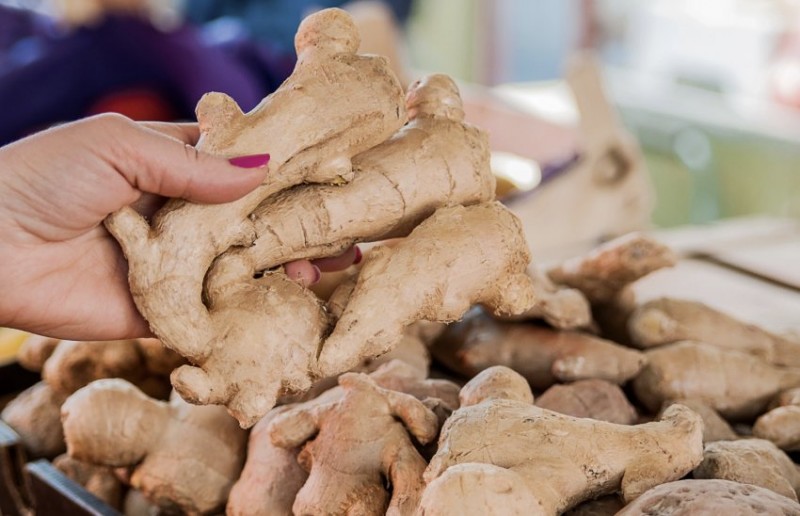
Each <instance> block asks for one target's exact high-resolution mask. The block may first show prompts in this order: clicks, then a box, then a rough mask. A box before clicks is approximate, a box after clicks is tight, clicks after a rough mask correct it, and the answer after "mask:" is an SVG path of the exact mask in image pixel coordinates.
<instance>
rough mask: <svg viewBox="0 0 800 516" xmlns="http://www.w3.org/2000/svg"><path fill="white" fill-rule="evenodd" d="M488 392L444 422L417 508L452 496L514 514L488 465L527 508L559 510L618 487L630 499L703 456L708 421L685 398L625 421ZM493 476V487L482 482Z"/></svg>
mask: <svg viewBox="0 0 800 516" xmlns="http://www.w3.org/2000/svg"><path fill="white" fill-rule="evenodd" d="M494 371H500V372H501V374H503V375H506V376H507V375H510V374H512V373H510V372H508V371H509V370H507V368H503V367H495V368H492V369H491V370H487V371H484V373H482V375H481V377H480V378H478V379H477V381H478V382H481V381H485V380H486V378H490V377H491V375H492V374H493V373H494ZM472 381H475V380H472ZM472 381H471V382H470V383H472ZM470 383H468V384H467V386H465V388H467V387H468V386H470ZM505 383H507V382H503V384H505ZM518 385H520V386H521V385H523V382H522V381H519V382H518ZM486 394H487V395H488V399H485V400H481V399H479V398H477V399H475V398H473V401H477V402H478V403H477V404H475V405H469V406H463V405H462V407H461V408H459V409H458V410H457V411H455V412H454V413H453V415H452V416H451V417H450V419H448V420H447V422H446V423H445V425H444V428H443V429H442V433H441V436H440V438H439V451H438V452H437V453H436V455H435V456H434V457H433V459H432V460H431V462H430V465H429V466H428V468H427V469H426V470H425V481H426V482H427V484H428V487H427V488H426V491H425V493H424V495H423V501H422V504H421V510H420V514H441V512H438V511H437V510H436V509H437V508H442V507H443V505H444V504H445V503H447V504H448V505H449V506H450V509H449V510H450V511H451V513H452V514H455V513H458V514H475V512H473V511H472V509H471V508H472V507H487V506H488V508H490V509H492V510H489V511H487V512H485V513H484V514H498V515H499V514H508V513H507V512H505V508H504V507H503V508H501V507H497V506H494V507H492V506H491V505H490V504H489V503H488V502H487V500H491V498H490V497H491V496H493V494H492V488H491V486H492V485H496V483H497V482H496V481H495V480H492V479H491V478H489V479H487V480H486V481H485V482H484V481H483V477H484V476H487V473H491V474H492V476H493V477H495V478H498V477H499V478H501V479H502V480H503V482H505V483H506V484H507V488H506V492H508V491H512V492H515V493H517V495H518V496H517V495H511V499H512V500H511V501H512V502H514V503H512V504H511V506H512V507H524V506H525V504H527V511H528V512H527V514H537V515H538V514H542V515H545V514H547V515H550V514H560V513H562V512H564V511H566V510H568V509H570V508H572V507H574V506H576V505H578V504H579V503H581V502H583V501H586V500H590V499H593V498H596V497H598V496H601V495H604V494H611V493H614V492H616V491H617V490H621V492H622V496H623V498H624V499H625V500H626V501H627V502H630V501H631V500H634V499H635V498H637V497H638V496H640V495H641V494H642V493H644V492H645V491H647V490H648V489H650V488H652V487H655V486H657V485H659V484H662V483H664V482H669V481H672V480H676V479H679V478H681V477H682V476H684V475H685V474H686V473H688V472H689V471H691V470H692V469H694V467H695V466H697V464H699V463H700V461H701V460H702V453H703V445H702V421H701V420H700V418H699V417H698V416H697V415H696V414H694V413H693V412H692V411H691V410H689V409H687V408H685V407H681V406H679V405H676V406H673V407H671V408H670V409H669V410H668V411H667V412H666V413H665V414H664V417H663V418H662V419H661V420H660V421H657V422H653V423H647V424H643V425H636V426H627V425H616V424H613V423H606V422H603V421H594V420H590V419H578V418H573V417H570V416H565V415H561V414H556V413H554V412H551V411H549V410H545V409H541V408H539V407H535V406H532V405H530V404H528V403H525V402H520V401H516V400H511V399H501V398H499V397H494V396H491V392H487V393H486ZM527 394H528V395H530V394H529V393H527ZM515 398H519V396H515ZM486 484H488V485H489V489H487V490H484V489H485V486H486ZM464 486H466V488H465V487H464ZM448 495H449V497H448V498H446V499H443V498H442V497H443V496H448ZM482 499H483V500H484V503H483V504H481V503H480V502H481V500H482ZM515 499H516V500H524V503H522V504H519V503H518V502H515ZM445 500H446V501H445ZM462 509H463V512H462ZM520 514H522V513H521V512H520Z"/></svg>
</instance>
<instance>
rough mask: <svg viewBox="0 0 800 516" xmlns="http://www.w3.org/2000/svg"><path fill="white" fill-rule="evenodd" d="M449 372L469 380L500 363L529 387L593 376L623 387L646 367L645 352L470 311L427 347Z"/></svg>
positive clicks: (580, 335)
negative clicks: (524, 380)
mask: <svg viewBox="0 0 800 516" xmlns="http://www.w3.org/2000/svg"><path fill="white" fill-rule="evenodd" d="M431 354H432V355H433V356H434V357H435V358H436V359H437V360H439V361H440V362H441V363H443V364H444V365H445V366H447V367H448V368H449V369H451V370H453V371H455V372H457V373H459V374H462V375H464V376H467V377H471V376H473V375H475V374H476V373H478V372H479V371H482V370H484V369H486V368H488V367H491V366H495V365H503V366H507V367H510V368H512V369H514V370H515V371H517V372H519V373H520V374H522V376H524V377H525V378H526V379H527V380H528V382H530V384H531V386H532V387H533V388H534V389H537V390H542V389H546V388H548V387H550V386H551V385H553V384H554V383H556V382H557V381H561V382H571V381H576V380H585V379H590V378H596V379H601V380H606V381H609V382H613V383H617V384H623V383H625V382H626V381H628V380H630V379H631V378H633V377H634V376H636V375H637V374H638V373H639V371H641V369H642V367H643V366H644V364H645V358H644V354H643V353H640V352H638V351H636V350H632V349H629V348H625V347H623V346H619V345H617V344H614V343H613V342H611V341H607V340H604V339H600V338H598V337H594V336H591V335H586V334H582V333H576V332H566V331H557V330H553V329H550V328H545V327H541V326H535V325H531V324H524V323H510V322H501V321H496V320H494V319H493V318H491V317H489V316H488V315H486V314H485V313H482V312H481V311H479V310H475V311H473V312H471V313H470V314H468V315H467V316H466V317H465V318H464V320H462V321H460V322H457V323H455V324H451V325H450V326H448V327H447V329H446V330H445V332H444V333H443V334H442V336H441V337H440V338H439V339H437V341H436V343H435V344H434V345H433V347H432V348H431Z"/></svg>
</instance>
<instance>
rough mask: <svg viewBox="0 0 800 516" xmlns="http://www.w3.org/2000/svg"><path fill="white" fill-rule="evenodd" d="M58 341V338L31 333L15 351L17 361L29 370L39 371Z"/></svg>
mask: <svg viewBox="0 0 800 516" xmlns="http://www.w3.org/2000/svg"><path fill="white" fill-rule="evenodd" d="M59 342H61V341H60V340H59V339H53V338H50V337H43V336H41V335H31V336H30V337H28V338H27V339H25V341H24V342H23V343H22V346H20V348H19V351H17V361H18V362H19V364H20V365H21V366H22V367H24V368H25V369H27V370H29V371H35V372H37V373H38V372H41V371H42V368H43V367H44V363H45V362H46V361H47V359H48V358H50V355H52V354H53V352H54V351H55V350H56V346H58V343H59Z"/></svg>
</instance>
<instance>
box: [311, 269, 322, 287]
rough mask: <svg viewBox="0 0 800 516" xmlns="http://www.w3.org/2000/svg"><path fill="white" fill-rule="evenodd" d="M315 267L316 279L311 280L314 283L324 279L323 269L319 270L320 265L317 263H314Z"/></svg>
mask: <svg viewBox="0 0 800 516" xmlns="http://www.w3.org/2000/svg"><path fill="white" fill-rule="evenodd" d="M312 267H314V279H313V280H312V281H311V284H312V285H315V284H317V283H319V280H320V279H322V271H320V270H319V267H317V266H316V265H312Z"/></svg>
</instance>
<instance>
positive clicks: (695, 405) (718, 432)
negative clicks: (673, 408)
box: [661, 398, 739, 444]
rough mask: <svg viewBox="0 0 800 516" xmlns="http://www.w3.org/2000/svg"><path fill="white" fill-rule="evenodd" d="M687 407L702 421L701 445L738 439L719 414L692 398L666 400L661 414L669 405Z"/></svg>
mask: <svg viewBox="0 0 800 516" xmlns="http://www.w3.org/2000/svg"><path fill="white" fill-rule="evenodd" d="M676 403H677V404H679V405H683V406H685V407H689V408H690V409H692V410H693V411H694V412H695V413H697V415H698V416H700V418H701V419H702V420H703V444H707V443H712V442H715V441H734V440H736V439H738V438H739V436H738V435H736V432H734V430H733V428H731V425H730V424H728V422H727V421H725V420H724V419H723V418H722V416H720V415H719V413H718V412H717V411H716V410H714V409H713V408H712V407H711V406H709V405H708V404H707V403H705V402H703V401H700V400H698V399H692V398H677V399H674V400H667V401H665V402H664V404H663V405H662V406H661V413H663V412H664V411H665V410H666V409H667V408H668V407H669V406H670V405H674V404H676Z"/></svg>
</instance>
